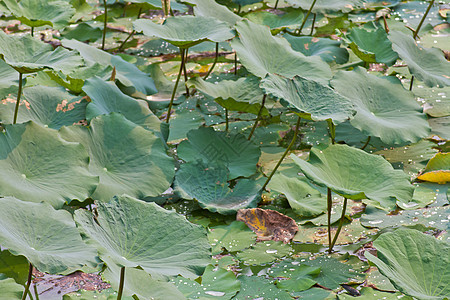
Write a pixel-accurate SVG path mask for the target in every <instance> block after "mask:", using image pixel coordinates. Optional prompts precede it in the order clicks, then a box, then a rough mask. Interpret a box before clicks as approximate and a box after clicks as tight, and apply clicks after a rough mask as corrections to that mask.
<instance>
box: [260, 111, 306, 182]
mask: <svg viewBox="0 0 450 300" xmlns="http://www.w3.org/2000/svg"><path fill="white" fill-rule="evenodd" d="M301 119H302V118H300V117H298V119H297V124H296V125H295V131H294V137H293V138H292V140H291V142H290V143H289V145H288V147H287V148H286V151H284V153H283V155H282V156H281V158H280V160H279V161H278V162H277V165H276V166H275V168H274V169H273V170H272V172H271V173H270V175H269V177H268V178H267V180H266V182H265V183H264V185H263V187H262V189H263V190H264V189H265V188H266V186H267V185H268V184H269V182H270V180H271V179H272V177H273V175H274V174H275V172H276V171H277V169H278V167H279V166H280V165H281V162H282V161H283V159H284V158H285V157H286V155H287V154H288V152H289V150H291V148H292V146H293V145H294V143H295V140H296V139H297V135H298V129H299V128H300V120H301Z"/></svg>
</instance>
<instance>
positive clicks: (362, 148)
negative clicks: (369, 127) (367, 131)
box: [361, 135, 370, 150]
mask: <svg viewBox="0 0 450 300" xmlns="http://www.w3.org/2000/svg"><path fill="white" fill-rule="evenodd" d="M369 142H370V135H369V137H368V138H367V141H366V143H365V144H364V145H363V146H362V147H361V150H364V149H366V147H367V145H369Z"/></svg>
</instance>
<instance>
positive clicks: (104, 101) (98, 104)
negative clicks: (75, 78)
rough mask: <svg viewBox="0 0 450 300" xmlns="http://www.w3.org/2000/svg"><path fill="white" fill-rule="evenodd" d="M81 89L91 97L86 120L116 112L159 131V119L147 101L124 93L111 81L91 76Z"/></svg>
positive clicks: (145, 126)
mask: <svg viewBox="0 0 450 300" xmlns="http://www.w3.org/2000/svg"><path fill="white" fill-rule="evenodd" d="M83 91H84V92H85V93H86V94H87V95H88V96H89V98H90V99H91V102H90V103H89V104H88V105H87V107H86V119H87V120H88V121H91V120H92V119H93V118H95V117H97V116H99V115H107V114H110V113H113V112H117V113H121V114H122V115H124V117H125V118H127V119H128V120H130V121H131V122H133V123H135V124H137V125H140V126H142V127H144V128H146V129H149V130H152V131H154V132H159V131H160V127H161V121H160V120H159V119H158V118H157V117H156V116H155V115H154V114H153V112H152V111H151V110H150V109H149V108H148V105H147V102H145V101H144V100H136V99H134V98H132V97H130V96H127V95H125V94H124V93H122V92H121V91H120V90H119V88H118V87H117V86H116V85H114V84H113V83H111V82H105V81H103V80H101V79H100V78H98V77H93V78H91V79H88V80H86V82H85V84H84V87H83Z"/></svg>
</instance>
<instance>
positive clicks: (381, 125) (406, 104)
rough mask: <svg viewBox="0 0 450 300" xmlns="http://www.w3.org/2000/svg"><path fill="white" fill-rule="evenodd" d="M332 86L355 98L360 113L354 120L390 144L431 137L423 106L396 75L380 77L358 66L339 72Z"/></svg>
mask: <svg viewBox="0 0 450 300" xmlns="http://www.w3.org/2000/svg"><path fill="white" fill-rule="evenodd" d="M349 83H351V84H349ZM331 85H332V86H333V87H334V88H335V89H336V91H337V92H338V93H340V94H341V95H343V96H345V97H347V98H348V99H350V100H351V102H352V103H353V105H354V107H355V110H356V115H355V116H354V118H353V119H352V120H350V123H351V124H352V125H353V126H354V127H356V128H357V129H359V130H361V131H363V132H364V133H365V134H367V135H369V136H376V137H379V138H380V139H381V140H382V141H383V142H384V143H386V144H388V145H392V144H401V143H404V142H412V143H415V142H417V141H419V140H420V139H421V138H424V137H427V136H428V134H429V132H430V128H429V125H428V122H427V120H426V116H425V114H423V113H422V108H421V107H420V105H419V104H418V103H417V102H416V101H415V99H414V94H413V93H412V92H410V91H408V90H406V89H405V88H404V87H403V85H402V84H401V82H400V80H399V79H397V78H396V77H378V76H375V75H371V74H368V73H367V72H366V70H365V69H363V68H361V67H357V68H356V69H355V70H353V71H351V72H347V71H340V72H338V73H337V74H336V75H335V77H334V78H333V80H332V81H331Z"/></svg>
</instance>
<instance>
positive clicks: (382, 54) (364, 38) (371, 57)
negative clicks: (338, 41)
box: [345, 27, 398, 66]
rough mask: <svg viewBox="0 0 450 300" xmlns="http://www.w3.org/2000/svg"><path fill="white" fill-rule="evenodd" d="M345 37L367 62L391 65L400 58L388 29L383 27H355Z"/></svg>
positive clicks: (358, 54)
mask: <svg viewBox="0 0 450 300" xmlns="http://www.w3.org/2000/svg"><path fill="white" fill-rule="evenodd" d="M345 38H346V39H347V40H348V41H349V43H350V45H349V46H350V49H352V50H353V52H354V53H355V54H356V55H357V56H358V57H359V58H361V59H362V60H363V61H365V62H369V63H383V64H386V65H388V66H391V65H392V64H394V63H395V61H396V60H397V58H398V55H397V53H396V52H394V51H393V50H392V43H391V41H390V40H389V39H388V38H387V34H386V31H385V30H384V29H383V28H381V27H378V28H376V29H375V30H369V29H366V28H364V27H355V28H353V29H352V30H351V31H350V33H349V34H347V35H346V36H345Z"/></svg>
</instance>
